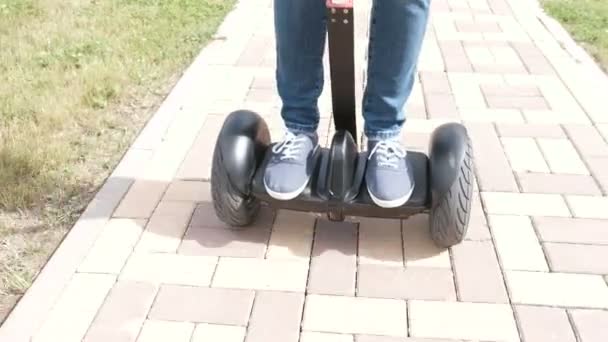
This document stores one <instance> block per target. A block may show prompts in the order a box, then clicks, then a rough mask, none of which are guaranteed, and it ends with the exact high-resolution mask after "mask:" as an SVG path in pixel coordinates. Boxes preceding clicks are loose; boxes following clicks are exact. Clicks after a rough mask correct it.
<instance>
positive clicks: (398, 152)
mask: <svg viewBox="0 0 608 342" xmlns="http://www.w3.org/2000/svg"><path fill="white" fill-rule="evenodd" d="M374 154H378V165H379V166H386V167H392V168H394V169H396V168H397V167H398V166H399V164H398V162H399V159H401V158H404V157H405V155H406V151H405V149H404V148H403V147H401V145H400V144H399V142H398V141H393V140H383V141H380V142H378V143H377V144H376V146H374V148H373V149H372V151H371V153H370V154H369V159H371V158H372V156H373V155H374Z"/></svg>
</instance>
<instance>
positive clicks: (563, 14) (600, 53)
mask: <svg viewBox="0 0 608 342" xmlns="http://www.w3.org/2000/svg"><path fill="white" fill-rule="evenodd" d="M542 4H543V7H544V8H545V10H546V11H547V13H548V14H549V15H551V16H552V17H553V18H555V19H556V20H557V21H559V22H560V23H561V24H562V25H563V26H564V28H565V29H566V30H567V31H568V32H570V34H571V35H572V37H573V38H574V39H575V40H576V41H578V42H579V43H580V44H581V45H582V46H583V47H584V48H585V49H586V50H587V51H588V52H589V53H590V54H591V55H592V56H593V57H594V58H595V59H596V60H597V61H598V63H599V64H600V65H601V66H602V67H603V68H604V70H608V1H607V0H543V1H542Z"/></svg>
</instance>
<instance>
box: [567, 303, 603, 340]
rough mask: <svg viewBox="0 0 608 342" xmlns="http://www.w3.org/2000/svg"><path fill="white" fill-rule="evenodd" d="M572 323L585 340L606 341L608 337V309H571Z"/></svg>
mask: <svg viewBox="0 0 608 342" xmlns="http://www.w3.org/2000/svg"><path fill="white" fill-rule="evenodd" d="M570 316H571V317H572V323H573V324H574V326H575V327H576V331H577V332H578V335H579V336H580V339H581V341H584V342H604V341H606V337H608V332H607V331H606V327H608V311H600V310H582V309H573V310H570Z"/></svg>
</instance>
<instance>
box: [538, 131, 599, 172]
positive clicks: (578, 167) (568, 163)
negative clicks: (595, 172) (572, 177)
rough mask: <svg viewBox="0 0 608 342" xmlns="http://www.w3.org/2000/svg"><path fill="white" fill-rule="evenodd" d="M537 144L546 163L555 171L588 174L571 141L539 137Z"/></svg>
mask: <svg viewBox="0 0 608 342" xmlns="http://www.w3.org/2000/svg"><path fill="white" fill-rule="evenodd" d="M538 144H539V145H540V148H541V150H542V151H543V153H544V155H545V158H546V159H547V164H549V168H551V171H553V172H555V173H573V174H579V175H588V174H589V171H588V170H587V167H585V164H584V163H583V160H582V159H581V157H580V156H579V155H578V153H577V152H576V150H575V149H574V146H572V143H570V141H568V140H567V139H544V138H539V139H538Z"/></svg>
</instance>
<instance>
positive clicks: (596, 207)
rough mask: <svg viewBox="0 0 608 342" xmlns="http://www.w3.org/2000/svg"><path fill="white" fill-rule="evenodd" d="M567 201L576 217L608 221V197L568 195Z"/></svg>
mask: <svg viewBox="0 0 608 342" xmlns="http://www.w3.org/2000/svg"><path fill="white" fill-rule="evenodd" d="M566 201H568V205H569V206H570V208H571V209H572V213H573V214H574V216H575V217H580V218H591V219H608V211H607V210H606V208H608V197H600V196H581V195H567V196H566ZM547 216H549V215H547Z"/></svg>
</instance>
